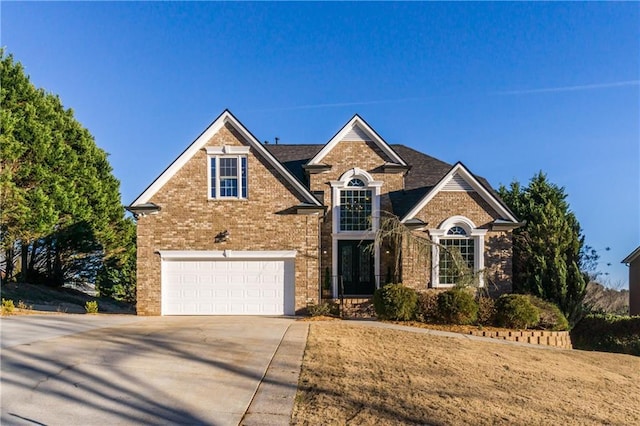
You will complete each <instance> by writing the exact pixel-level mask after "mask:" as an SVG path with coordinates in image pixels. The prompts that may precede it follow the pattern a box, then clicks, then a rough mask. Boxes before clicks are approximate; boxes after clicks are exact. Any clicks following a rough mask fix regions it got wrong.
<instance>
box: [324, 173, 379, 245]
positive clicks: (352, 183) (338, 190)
mask: <svg viewBox="0 0 640 426" xmlns="http://www.w3.org/2000/svg"><path fill="white" fill-rule="evenodd" d="M330 183H331V193H332V198H331V203H332V204H333V207H332V208H333V232H334V233H340V232H345V233H350V232H351V233H365V232H369V231H375V230H376V229H377V227H378V223H377V218H375V217H374V213H375V212H378V211H380V188H381V187H382V182H381V181H375V180H374V179H373V177H372V176H371V175H370V174H369V173H368V172H366V171H365V170H362V169H359V168H357V167H354V168H353V169H350V170H347V171H346V172H344V173H343V174H342V176H340V180H336V181H331V182H330Z"/></svg>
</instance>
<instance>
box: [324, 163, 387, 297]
mask: <svg viewBox="0 0 640 426" xmlns="http://www.w3.org/2000/svg"><path fill="white" fill-rule="evenodd" d="M353 178H361V179H362V180H363V181H364V183H365V186H362V187H356V188H354V189H356V190H359V189H362V190H371V196H372V200H371V217H372V219H373V220H372V221H371V229H368V230H365V231H341V230H340V191H341V190H343V189H345V188H348V186H347V184H348V183H349V181H350V180H351V179H353ZM330 184H331V206H332V207H331V208H332V209H333V215H332V216H333V223H332V233H331V239H332V243H331V247H332V262H331V272H332V276H334V277H337V276H338V240H360V241H361V240H375V233H376V231H377V229H378V226H379V223H378V222H379V220H380V192H381V188H382V184H383V182H382V181H376V180H373V176H371V175H370V174H369V173H367V172H366V171H365V170H362V169H360V168H358V167H354V168H352V169H349V170H347V171H346V172H344V173H343V174H342V176H340V180H334V181H331V182H330ZM374 268H375V271H374V277H378V276H379V275H380V247H375V252H374ZM337 286H338V284H337V283H333V295H334V297H337V296H338V287H337Z"/></svg>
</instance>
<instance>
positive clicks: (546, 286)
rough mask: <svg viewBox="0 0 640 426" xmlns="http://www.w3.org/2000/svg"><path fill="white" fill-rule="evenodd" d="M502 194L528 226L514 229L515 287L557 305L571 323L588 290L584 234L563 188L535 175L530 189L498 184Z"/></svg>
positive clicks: (517, 185)
mask: <svg viewBox="0 0 640 426" xmlns="http://www.w3.org/2000/svg"><path fill="white" fill-rule="evenodd" d="M499 193H500V196H501V197H502V199H503V200H504V201H505V203H507V205H508V206H509V207H510V208H511V210H512V211H513V212H514V213H515V215H516V216H517V217H518V218H519V219H520V220H524V221H526V225H525V226H523V227H521V228H518V229H516V230H515V231H514V242H513V288H514V291H516V292H519V293H528V294H533V295H536V296H539V297H541V298H543V299H545V300H549V301H551V302H553V303H555V304H557V305H558V306H559V307H560V309H561V310H562V311H563V312H564V314H565V315H566V316H567V317H568V318H569V319H570V320H574V321H575V320H577V319H579V317H580V314H581V309H582V301H583V299H584V296H585V292H586V284H587V280H586V274H584V273H583V271H581V263H582V260H581V253H582V250H583V245H584V236H583V235H582V233H581V229H580V224H579V223H578V220H577V219H576V217H575V215H574V214H573V212H571V210H570V209H569V204H568V203H567V200H566V198H567V194H566V193H565V191H564V188H561V187H558V186H556V185H554V184H552V183H550V182H549V181H548V180H547V177H546V175H545V174H544V173H542V172H540V173H538V174H537V175H535V176H534V177H533V178H532V179H531V181H530V182H529V186H527V187H525V188H522V187H521V186H520V184H519V183H518V182H513V183H511V185H510V187H509V189H507V188H505V187H504V186H502V187H501V188H500V190H499Z"/></svg>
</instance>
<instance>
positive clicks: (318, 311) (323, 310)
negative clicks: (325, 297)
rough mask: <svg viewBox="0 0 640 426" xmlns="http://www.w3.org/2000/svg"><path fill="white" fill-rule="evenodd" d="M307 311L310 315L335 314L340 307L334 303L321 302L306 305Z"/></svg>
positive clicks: (323, 315) (324, 315)
mask: <svg viewBox="0 0 640 426" xmlns="http://www.w3.org/2000/svg"><path fill="white" fill-rule="evenodd" d="M307 312H308V313H309V315H311V316H312V317H328V316H337V315H338V314H339V313H340V307H339V306H338V305H336V304H335V303H328V302H322V303H320V304H318V305H310V306H307Z"/></svg>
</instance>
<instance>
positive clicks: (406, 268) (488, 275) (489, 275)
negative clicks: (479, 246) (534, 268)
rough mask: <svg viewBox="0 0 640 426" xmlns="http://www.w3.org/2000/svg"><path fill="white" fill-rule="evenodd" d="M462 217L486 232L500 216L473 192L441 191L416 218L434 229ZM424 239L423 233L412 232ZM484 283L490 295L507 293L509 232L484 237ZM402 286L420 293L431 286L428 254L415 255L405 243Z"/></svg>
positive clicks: (509, 265)
mask: <svg viewBox="0 0 640 426" xmlns="http://www.w3.org/2000/svg"><path fill="white" fill-rule="evenodd" d="M458 215H459V216H465V217H467V218H468V219H470V220H471V221H472V222H473V223H474V224H475V225H476V227H478V228H480V229H490V224H491V222H493V221H494V220H495V219H498V218H499V217H500V215H499V214H498V213H497V212H496V211H495V210H494V209H493V208H492V207H491V206H490V205H489V204H488V203H487V202H486V201H485V200H484V199H483V198H482V197H481V196H480V195H479V194H478V193H477V192H462V191H455V192H454V191H451V192H445V191H442V192H440V193H438V194H436V196H435V197H433V199H431V201H430V202H429V203H428V204H427V205H426V206H425V207H424V208H423V209H422V210H421V211H420V212H419V213H418V214H417V215H416V218H418V219H420V220H422V221H423V222H425V223H427V228H438V227H439V226H440V225H441V224H442V222H444V221H445V220H446V219H448V218H450V217H452V216H458ZM415 233H416V235H421V236H423V237H424V236H426V235H427V234H428V233H427V232H426V231H416V232H415ZM484 244H485V246H484V264H485V283H486V285H487V288H488V289H489V290H490V291H491V292H492V293H496V294H499V293H504V292H508V291H511V277H512V275H511V271H512V265H511V249H512V239H511V231H491V230H489V231H488V232H487V233H486V235H485V237H484ZM402 282H403V284H405V285H407V286H409V287H412V288H415V289H417V290H422V289H425V288H427V287H428V286H430V285H431V262H430V255H427V256H424V255H422V254H418V253H417V252H416V251H415V248H411V247H408V246H407V245H406V243H405V246H404V248H403V259H402Z"/></svg>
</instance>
